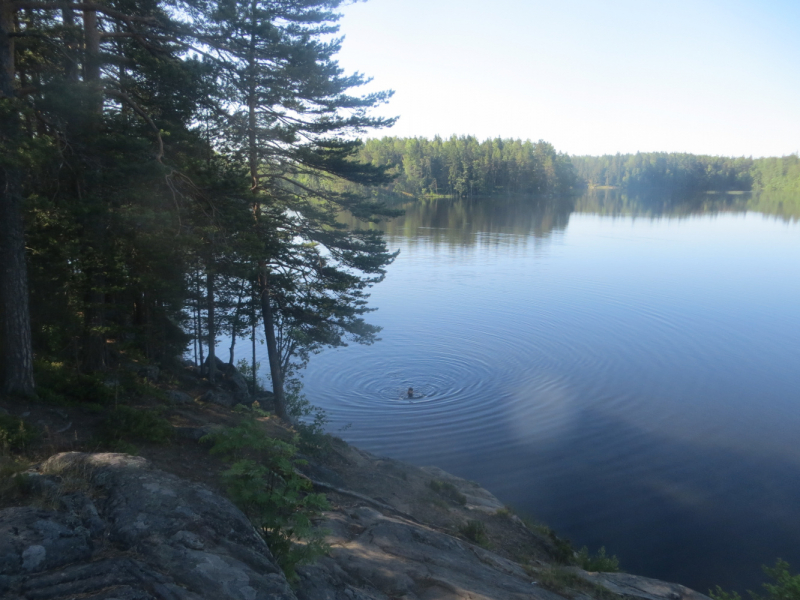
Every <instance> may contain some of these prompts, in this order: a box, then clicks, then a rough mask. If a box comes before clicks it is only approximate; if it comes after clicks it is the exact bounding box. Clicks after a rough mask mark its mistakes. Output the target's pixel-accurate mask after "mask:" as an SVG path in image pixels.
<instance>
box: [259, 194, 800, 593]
mask: <svg viewBox="0 0 800 600" xmlns="http://www.w3.org/2000/svg"><path fill="white" fill-rule="evenodd" d="M798 205H800V203H798ZM763 206H771V207H772V211H773V212H774V213H776V214H764V213H761V212H758V210H762V208H760V207H763ZM776 207H777V208H776ZM405 208H406V210H407V213H406V215H405V216H404V217H400V218H398V219H395V220H394V221H392V222H390V223H386V224H384V226H383V228H384V230H385V231H386V232H387V234H388V240H389V245H390V248H392V249H399V250H400V254H399V256H398V258H397V260H396V261H395V262H394V263H393V264H392V265H391V266H390V267H389V269H388V275H387V277H386V280H385V281H384V282H382V283H380V284H379V285H377V286H376V287H375V288H373V293H372V297H371V300H370V305H371V306H373V307H375V308H378V309H379V310H377V311H376V312H374V313H372V314H371V315H369V318H368V320H369V321H370V322H372V323H375V324H377V325H380V326H381V327H383V331H382V332H381V338H382V340H381V341H380V342H378V343H376V344H374V345H372V346H368V347H363V346H357V345H354V346H349V347H346V348H339V349H332V350H326V351H324V352H323V353H321V354H319V355H317V356H314V357H313V358H312V360H311V362H310V364H309V366H308V369H307V370H306V373H305V378H304V381H305V393H306V395H307V396H308V398H309V399H310V400H311V402H312V403H313V404H315V405H318V406H320V407H322V408H324V409H325V410H326V411H327V413H328V416H329V418H330V423H329V427H328V429H329V431H331V432H332V433H335V434H337V435H340V436H341V437H343V438H344V439H346V440H347V441H349V442H351V443H353V444H355V445H357V446H359V447H361V448H363V449H365V450H368V451H370V452H373V453H376V454H379V455H384V456H390V457H393V458H397V459H400V460H405V461H408V462H411V463H414V464H417V465H428V464H432V465H437V466H439V467H442V468H444V469H445V470H448V471H450V472H452V473H455V474H457V475H459V476H461V477H465V478H467V479H471V480H474V481H477V482H479V483H480V484H481V485H483V486H484V487H486V488H488V489H489V490H491V491H492V492H494V493H495V495H497V496H498V497H499V498H500V499H501V500H503V501H504V502H506V503H508V504H509V505H511V506H512V507H514V508H515V509H516V510H517V511H519V512H522V513H527V514H529V515H532V516H534V517H535V518H536V519H538V520H540V521H542V522H544V523H546V524H547V525H549V526H550V527H552V528H553V529H555V530H556V532H557V533H558V534H559V535H561V536H563V537H566V538H568V539H570V540H571V541H572V543H573V545H574V546H575V547H578V548H579V547H581V546H583V545H587V546H589V548H590V550H592V552H595V551H596V550H597V549H598V548H599V547H600V546H605V547H606V549H607V550H608V551H609V552H610V553H613V554H616V555H618V556H619V558H620V561H621V567H622V568H623V569H624V570H627V571H629V572H632V573H637V574H641V575H647V576H652V577H657V578H660V579H665V580H669V581H677V582H680V583H683V584H686V585H688V586H690V587H692V588H695V589H697V590H699V591H701V592H704V593H705V592H708V589H709V588H710V587H712V586H714V585H716V584H721V585H722V586H723V587H724V588H735V589H738V590H744V589H746V588H750V589H756V588H758V586H759V585H760V582H762V581H763V577H762V573H761V569H760V565H762V564H764V563H768V564H770V565H772V564H774V562H775V559H776V558H778V557H781V558H783V559H785V560H788V561H789V562H790V564H791V565H792V567H793V570H794V571H797V570H800V509H799V507H800V443H798V437H799V436H798V434H799V433H800V223H798V220H797V218H796V216H792V213H791V210H787V209H785V205H784V203H783V201H781V202H779V203H775V202H773V203H770V202H767V201H763V200H762V201H759V200H758V199H754V198H750V197H745V196H730V195H706V196H699V197H692V198H685V199H677V200H676V199H674V198H658V197H645V198H638V199H637V198H628V197H626V196H625V195H624V194H621V193H619V192H617V191H615V190H610V191H604V192H594V193H589V194H587V195H585V196H584V197H582V198H577V199H572V200H568V199H567V200H559V201H543V200H533V199H530V198H527V199H526V198H494V199H482V200H472V199H470V200H467V199H462V200H430V201H423V202H419V203H410V204H408V205H406V206H405ZM754 209H755V210H754ZM260 360H261V362H262V364H264V365H266V364H267V361H266V357H265V356H262V357H261V358H260ZM410 386H411V387H413V388H414V390H415V394H416V395H415V397H414V399H411V400H409V399H408V398H407V397H406V389H407V388H408V387H410ZM343 428H344V429H343Z"/></svg>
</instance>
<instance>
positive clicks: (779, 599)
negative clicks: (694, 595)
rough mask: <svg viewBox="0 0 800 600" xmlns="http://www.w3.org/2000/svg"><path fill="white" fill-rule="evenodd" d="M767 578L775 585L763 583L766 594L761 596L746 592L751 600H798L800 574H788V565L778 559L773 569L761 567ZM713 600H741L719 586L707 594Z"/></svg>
mask: <svg viewBox="0 0 800 600" xmlns="http://www.w3.org/2000/svg"><path fill="white" fill-rule="evenodd" d="M762 569H764V573H766V574H767V576H768V577H770V578H771V579H774V580H775V583H764V584H762V586H761V587H763V588H764V590H765V591H766V592H767V593H766V595H764V596H762V595H760V594H756V593H755V592H751V591H749V590H748V592H747V593H748V594H750V596H751V597H752V598H753V600H800V574H798V575H792V574H791V573H790V572H789V563H787V562H786V561H785V560H781V559H778V560H777V561H776V562H775V566H774V567H768V566H766V565H764V566H763V567H762ZM708 595H709V596H711V597H712V598H713V599H714V600H741V598H742V597H741V596H740V595H739V594H738V593H737V592H726V591H723V589H722V588H721V587H720V586H717V588H716V590H709V593H708Z"/></svg>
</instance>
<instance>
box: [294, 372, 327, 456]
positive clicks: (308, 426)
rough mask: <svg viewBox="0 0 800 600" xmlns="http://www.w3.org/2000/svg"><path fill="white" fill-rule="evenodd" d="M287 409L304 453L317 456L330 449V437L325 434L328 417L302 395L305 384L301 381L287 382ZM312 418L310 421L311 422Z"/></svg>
mask: <svg viewBox="0 0 800 600" xmlns="http://www.w3.org/2000/svg"><path fill="white" fill-rule="evenodd" d="M285 387H286V408H287V410H288V412H289V415H291V416H292V417H293V418H294V419H295V421H296V422H297V425H296V429H297V433H298V440H297V443H298V446H299V448H300V450H301V451H302V452H304V453H305V454H309V455H317V454H321V453H323V452H325V451H326V450H328V449H329V448H330V443H331V442H330V436H329V435H328V434H327V433H325V425H327V424H328V415H327V413H326V412H325V411H324V410H322V409H321V408H319V407H317V406H314V405H313V404H311V402H309V401H308V398H306V397H305V395H304V394H303V393H302V389H303V383H302V382H301V381H300V380H299V379H296V378H294V379H289V380H287V381H286V382H285ZM309 418H310V421H309Z"/></svg>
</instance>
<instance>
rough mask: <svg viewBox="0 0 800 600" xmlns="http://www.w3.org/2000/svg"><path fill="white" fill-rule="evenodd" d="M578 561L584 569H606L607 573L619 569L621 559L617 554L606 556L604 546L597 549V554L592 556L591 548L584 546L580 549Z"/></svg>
mask: <svg viewBox="0 0 800 600" xmlns="http://www.w3.org/2000/svg"><path fill="white" fill-rule="evenodd" d="M577 562H578V566H579V567H580V568H581V569H583V570H584V571H605V572H607V573H616V572H618V571H619V559H618V558H617V557H616V556H615V555H614V556H606V549H605V547H604V546H602V547H601V548H600V550H598V551H597V554H596V555H595V556H591V555H590V554H589V549H588V548H587V547H586V546H584V547H583V548H581V549H580V551H578V556H577Z"/></svg>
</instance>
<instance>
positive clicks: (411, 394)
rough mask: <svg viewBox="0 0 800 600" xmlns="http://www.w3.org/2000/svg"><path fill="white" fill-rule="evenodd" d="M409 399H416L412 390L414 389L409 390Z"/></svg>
mask: <svg viewBox="0 0 800 600" xmlns="http://www.w3.org/2000/svg"><path fill="white" fill-rule="evenodd" d="M408 397H409V398H413V397H414V388H412V387H410V388H408Z"/></svg>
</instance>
